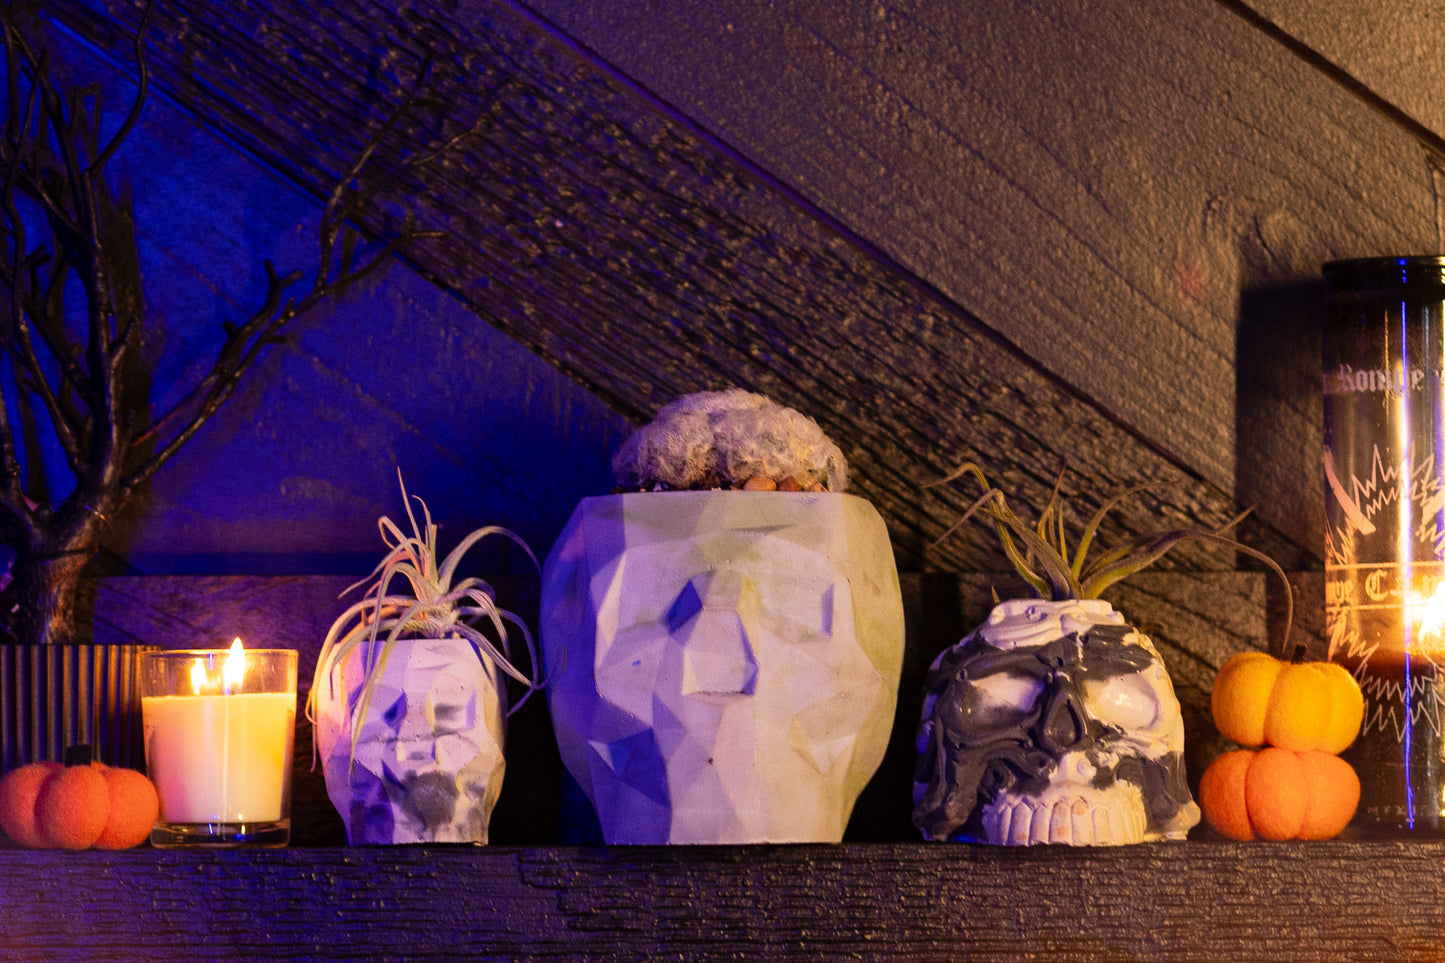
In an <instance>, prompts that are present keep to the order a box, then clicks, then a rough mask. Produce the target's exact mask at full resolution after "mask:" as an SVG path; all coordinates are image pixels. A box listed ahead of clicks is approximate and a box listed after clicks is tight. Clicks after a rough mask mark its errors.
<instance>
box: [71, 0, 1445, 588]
mask: <svg viewBox="0 0 1445 963" xmlns="http://www.w3.org/2000/svg"><path fill="white" fill-rule="evenodd" d="M52 6H53V7H54V8H55V9H57V10H59V11H60V12H61V15H62V16H63V17H64V18H65V19H66V20H67V21H68V22H70V23H72V24H74V25H75V27H76V29H77V30H78V31H80V32H81V33H82V34H84V35H86V36H90V37H92V38H94V39H95V40H97V42H99V43H100V44H102V45H103V46H105V47H106V48H107V49H110V50H112V51H114V52H115V54H116V57H117V59H118V60H123V59H124V57H125V55H126V54H125V49H126V46H125V41H124V36H123V34H124V30H123V27H125V26H129V25H131V24H133V23H134V20H135V17H134V9H133V5H132V4H131V3H128V2H116V3H112V4H111V5H110V6H111V7H112V8H113V9H112V10H111V11H110V13H105V14H103V13H101V12H100V11H98V10H97V9H95V7H96V6H98V4H96V5H87V4H84V3H81V2H80V0H53V2H52ZM1280 6H1281V7H1282V8H1284V9H1282V10H1280V11H1279V12H1278V13H1279V24H1280V25H1276V24H1275V23H1274V22H1272V21H1270V20H1269V19H1267V17H1268V16H1269V15H1270V14H1272V13H1274V12H1275V11H1273V10H1272V9H1270V8H1269V7H1268V5H1263V6H1262V7H1261V9H1260V10H1258V11H1256V10H1253V9H1250V8H1247V7H1244V6H1237V5H1230V4H1220V3H1217V2H1200V0H1171V2H1166V3H1150V4H1145V3H1126V2H1118V0H1109V2H1092V3H1090V2H1070V3H1061V4H1050V5H1047V7H1039V6H1038V5H1032V4H1020V3H1015V2H1005V0H999V2H989V3H970V4H951V3H944V2H941V0H938V2H923V3H879V4H868V5H861V4H830V3H820V2H810V0H799V2H787V3H769V4H763V3H744V4H725V5H714V4H704V3H684V4H661V5H655V4H645V5H644V4H635V3H605V2H593V3H571V2H561V0H558V2H549V0H540V2H536V3H532V4H529V5H522V4H516V3H502V2H470V3H465V4H454V3H440V2H437V3H406V4H374V3H351V2H344V3H343V2H337V3H332V4H323V5H321V6H320V7H318V6H317V5H316V4H301V3H290V2H287V0H267V2H259V0H258V2H238V3H229V4H225V5H212V4H190V3H187V2H181V0H177V2H168V3H164V4H161V7H160V10H159V13H158V17H157V22H156V27H155V29H154V30H153V31H152V34H151V39H150V43H149V50H150V55H151V58H152V62H153V65H154V67H155V69H156V74H157V83H158V84H159V85H160V86H162V87H163V88H164V89H165V90H166V91H167V92H168V93H169V94H170V95H172V96H174V97H176V98H177V99H178V100H179V101H180V102H181V103H182V104H184V105H186V106H187V107H188V108H190V109H191V110H193V111H195V112H196V113H197V114H198V115H199V116H201V117H202V118H204V119H206V120H207V121H208V122H210V123H211V124H213V125H214V126H215V127H216V129H218V130H223V131H225V133H226V136H227V137H228V138H230V139H231V140H232V141H233V142H234V143H236V144H238V145H239V146H241V147H242V148H243V149H245V150H247V151H252V152H254V153H255V154H256V155H257V156H258V157H260V158H261V159H263V160H264V161H265V162H266V163H268V164H271V165H273V166H275V167H276V168H277V169H280V170H282V171H284V172H286V174H287V175H288V176H290V177H292V178H294V179H295V180H296V181H297V182H299V183H301V184H303V185H306V186H309V187H312V188H319V187H320V186H321V185H322V184H323V183H324V182H325V181H326V179H327V177H328V176H329V175H330V174H331V172H334V171H335V170H338V169H339V168H340V167H341V166H342V165H343V163H344V162H345V160H346V158H347V157H348V156H349V152H350V151H351V150H354V149H355V147H356V146H357V144H359V143H360V141H361V139H362V137H363V136H364V131H365V130H366V129H367V125H368V124H371V125H374V124H375V123H377V122H378V120H379V118H380V117H381V116H383V114H384V113H385V111H386V110H387V107H388V105H389V103H391V102H394V99H395V96H394V87H393V86H392V85H393V83H394V82H402V81H404V80H405V79H406V78H408V77H410V76H411V74H412V72H413V71H414V70H415V69H416V67H417V65H419V64H420V63H421V62H422V61H423V60H424V59H426V58H431V63H432V65H433V71H434V78H435V84H436V90H437V92H438V93H439V94H440V96H441V99H442V101H443V103H444V104H445V105H446V109H445V111H444V113H443V114H442V115H440V116H439V115H432V114H428V115H427V116H425V117H422V118H418V119H416V120H414V121H413V122H412V123H411V126H409V127H407V128H405V129H404V130H403V131H402V133H401V136H400V138H399V141H400V143H401V144H403V145H404V144H407V143H412V144H414V143H417V142H421V141H423V140H425V139H428V138H429V137H430V136H434V135H435V134H436V132H437V131H438V130H454V129H459V128H460V127H465V126H467V125H472V124H478V123H479V124H480V128H479V134H478V136H477V137H475V138H474V139H473V140H471V141H470V142H469V143H468V144H467V146H466V147H465V148H464V149H463V151H462V152H461V153H460V154H458V155H457V157H456V158H455V159H454V160H453V161H451V162H450V163H448V164H447V165H445V167H444V168H443V169H442V170H441V171H440V172H439V173H437V174H436V175H435V176H431V177H429V178H428V179H427V181H426V182H425V183H421V184H418V183H405V182H404V183H402V184H400V185H398V188H397V193H396V195H395V197H394V198H392V200H393V201H395V202H396V205H401V204H405V205H406V206H408V207H413V208H418V209H419V210H420V213H421V214H422V217H423V219H424V221H425V222H426V223H427V224H428V225H429V226H433V227H437V228H439V229H441V230H442V231H444V232H445V236H444V237H443V238H440V239H438V240H436V241H434V242H430V243H428V244H425V245H422V246H420V247H418V248H417V249H415V250H414V251H413V252H412V255H411V258H412V263H413V265H414V267H415V268H416V270H418V271H420V272H421V273H423V274H424V275H426V276H427V277H429V278H432V279H433V280H435V281H436V282H437V283H439V284H441V285H444V286H446V287H447V288H449V289H450V290H452V291H454V292H456V293H457V294H458V295H459V296H460V297H461V298H463V299H464V300H465V301H466V302H467V303H468V304H469V305H470V306H471V307H472V309H473V310H474V311H475V312H476V314H477V316H478V317H479V318H480V319H481V320H482V321H484V322H486V323H488V324H490V325H493V326H495V327H496V328H498V329H500V330H501V331H503V332H505V333H506V334H508V335H510V336H511V337H513V338H515V339H516V340H518V341H519V342H521V343H522V344H523V345H525V346H526V347H527V348H529V349H531V350H532V351H534V352H536V353H537V354H539V355H540V356H542V357H544V358H545V359H547V360H548V361H550V362H551V363H552V364H554V365H555V366H557V367H558V368H559V369H560V370H562V371H563V372H565V373H566V374H567V375H569V376H570V377H571V378H573V379H574V380H576V381H577V382H579V383H580V384H581V385H583V386H584V387H585V388H586V389H587V391H589V392H591V393H592V394H593V395H595V396H596V397H598V398H599V399H601V400H602V401H604V402H605V403H606V404H608V405H610V406H611V407H612V408H613V409H614V410H616V411H618V412H620V413H621V414H623V415H624V416H626V417H628V418H630V419H632V420H634V421H638V420H642V419H644V418H646V417H647V416H648V415H650V414H651V413H652V411H654V410H655V409H656V408H657V407H658V406H659V405H661V404H662V403H664V402H666V401H667V400H669V399H670V398H672V397H673V396H675V395H676V394H678V393H681V392H684V391H690V390H696V389H699V388H704V387H715V386H721V385H724V384H738V385H743V386H746V387H749V388H754V389H757V390H761V391H764V392H767V393H769V394H771V395H773V396H775V397H777V398H778V399H779V400H781V401H784V402H787V403H790V404H794V405H796V406H798V407H800V408H802V409H803V410H805V411H808V412H809V413H810V414H813V415H815V416H816V417H817V418H818V419H819V420H820V421H821V422H822V423H823V424H824V427H825V428H827V429H828V430H829V431H830V432H831V433H833V434H834V435H835V436H836V437H837V438H838V439H839V440H840V442H841V443H842V444H843V447H844V449H845V451H846V453H847V454H848V456H849V457H850V459H851V460H852V462H853V465H854V469H855V474H854V477H855V479H856V487H857V490H858V492H859V493H860V494H863V495H865V496H867V497H869V498H870V499H872V500H873V501H874V502H875V503H876V504H878V506H879V508H880V510H881V511H882V512H883V513H884V515H885V517H886V518H887V520H888V522H889V525H890V529H891V530H892V531H893V534H894V538H895V547H896V550H897V553H898V556H899V561H900V564H901V565H902V566H903V567H904V568H905V569H908V570H920V569H943V570H972V571H979V570H991V569H996V568H998V567H999V564H998V557H997V555H996V553H995V552H994V550H993V547H992V546H991V545H990V544H989V539H988V535H987V532H984V531H978V530H968V531H965V532H964V533H962V535H960V536H958V537H955V538H953V539H950V540H949V541H947V542H945V543H944V544H942V545H933V544H932V540H933V538H935V537H936V536H937V535H938V534H940V533H941V532H942V531H943V530H944V529H945V528H946V526H947V525H948V524H949V523H950V522H951V521H952V519H953V518H954V517H955V516H956V513H957V511H958V509H959V507H960V506H961V505H962V504H964V499H963V498H962V496H961V495H958V494H955V493H952V492H950V491H947V490H940V489H929V488H926V487H925V486H926V485H927V483H928V482H930V481H932V480H934V479H936V478H938V477H939V476H940V475H941V474H942V473H943V472H944V471H946V470H947V469H948V468H950V467H952V466H953V465H954V464H956V463H957V462H958V461H960V460H962V459H964V458H975V459H978V460H980V461H982V462H984V463H985V464H987V465H988V466H990V468H991V469H992V471H993V473H994V474H995V475H996V476H997V477H998V479H999V480H1000V482H1002V483H1004V484H1005V485H1006V486H1008V487H1010V488H1012V489H1015V490H1018V491H1019V492H1021V493H1022V494H1024V495H1025V496H1026V497H1029V498H1033V499H1038V498H1041V497H1042V496H1043V495H1044V494H1045V493H1046V492H1047V490H1048V487H1049V485H1050V484H1051V483H1052V481H1053V478H1054V476H1055V474H1056V473H1057V472H1058V471H1059V469H1060V467H1061V466H1065V465H1066V466H1067V469H1068V471H1067V474H1066V477H1065V483H1064V488H1065V491H1066V492H1067V493H1069V494H1071V495H1075V496H1079V497H1081V498H1083V499H1084V500H1088V499H1090V498H1094V497H1097V496H1098V495H1099V494H1101V493H1106V492H1111V491H1113V490H1115V489H1117V488H1119V487H1121V486H1123V485H1126V484H1132V483H1136V482H1141V481H1151V482H1153V481H1160V482H1167V483H1170V484H1171V487H1170V488H1169V489H1168V490H1166V491H1164V492H1162V493H1160V494H1159V495H1157V496H1156V497H1152V498H1149V499H1146V500H1144V501H1142V502H1141V503H1140V504H1139V506H1138V507H1137V508H1134V509H1131V510H1127V511H1125V512H1123V513H1121V517H1120V518H1119V520H1118V522H1117V525H1116V533H1118V534H1127V533H1134V532H1139V531H1144V530H1149V529H1152V528H1156V527H1159V526H1160V525H1177V524H1206V525H1208V524H1218V523H1220V522H1221V521H1223V520H1224V519H1226V518H1228V517H1230V516H1231V515H1232V514H1233V513H1234V512H1235V511H1236V510H1237V509H1238V508H1240V507H1248V506H1254V507H1255V510H1256V511H1255V520H1254V521H1252V522H1250V523H1249V524H1247V525H1246V528H1245V534H1246V537H1247V538H1248V539H1249V540H1251V541H1253V542H1255V543H1256V544H1259V545H1260V546H1261V547H1264V548H1265V549H1266V550H1268V551H1270V552H1271V553H1272V554H1275V555H1276V556H1278V557H1279V558H1280V560H1281V561H1282V562H1284V564H1286V565H1287V566H1288V567H1292V568H1309V567H1313V566H1314V565H1317V564H1318V557H1319V549H1320V539H1319V537H1318V532H1317V530H1318V526H1317V525H1316V520H1317V518H1318V517H1319V515H1320V513H1321V511H1322V496H1321V485H1320V484H1319V479H1318V477H1317V476H1318V471H1317V464H1318V454H1317V453H1318V449H1319V397H1318V395H1319V389H1318V380H1319V379H1318V369H1319V360H1318V358H1319V344H1318V335H1317V333H1316V327H1315V323H1316V319H1317V316H1318V310H1319V297H1320V288H1319V284H1318V282H1317V278H1318V268H1319V264H1320V263H1321V261H1323V260H1326V259H1329V258H1335V257H1346V256H1356V255H1371V254H1382V253H1391V252H1401V251H1404V252H1427V251H1432V250H1434V249H1435V248H1436V246H1437V243H1438V241H1437V237H1438V229H1437V222H1436V214H1437V212H1436V206H1435V200H1434V191H1433V179H1432V178H1433V167H1432V164H1433V158H1434V156H1435V147H1434V142H1433V141H1432V140H1431V138H1430V137H1428V136H1424V135H1426V134H1428V127H1426V126H1425V125H1426V123H1427V121H1428V118H1427V120H1414V119H1412V118H1411V116H1410V115H1408V114H1407V113H1406V112H1405V111H1406V110H1407V108H1408V107H1409V104H1408V103H1407V102H1406V99H1405V98H1404V97H1403V96H1402V97H1400V102H1401V103H1402V104H1404V105H1405V106H1401V107H1398V108H1397V107H1396V106H1395V105H1394V101H1392V100H1391V99H1390V98H1391V96H1392V93H1391V91H1390V90H1388V89H1387V90H1386V91H1385V92H1384V93H1379V94H1377V93H1373V92H1372V91H1371V90H1370V89H1369V88H1368V87H1367V86H1365V85H1364V84H1363V83H1360V82H1355V81H1352V80H1350V79H1349V78H1348V77H1346V76H1345V72H1346V71H1347V70H1349V69H1350V66H1351V63H1350V61H1349V56H1350V55H1351V53H1352V51H1353V48H1352V47H1350V45H1349V44H1348V43H1347V42H1345V41H1343V40H1341V39H1340V38H1341V37H1344V36H1346V35H1345V34H1342V33H1341V34H1336V33H1334V32H1332V31H1330V30H1329V29H1328V28H1326V27H1322V26H1321V23H1323V22H1325V21H1323V20H1319V19H1317V18H1312V17H1310V16H1308V14H1307V11H1302V10H1297V9H1295V10H1292V9H1291V8H1290V7H1289V5H1287V4H1281V5H1280ZM110 14H114V17H115V19H112V18H111V16H110ZM1286 14H1290V15H1291V16H1293V17H1295V18H1296V19H1302V20H1303V24H1304V25H1303V26H1301V27H1300V29H1299V30H1297V31H1296V33H1298V36H1296V35H1295V34H1294V33H1291V32H1290V30H1291V29H1292V25H1293V24H1294V21H1293V20H1291V19H1289V18H1288V17H1287V16H1286ZM1362 16H1364V14H1362ZM117 22H118V23H119V24H120V25H121V27H117V26H116V24H117ZM1306 26H1307V27H1309V28H1311V29H1305V27H1306ZM1321 37H1322V38H1324V39H1319V38H1321ZM1326 40H1328V41H1331V42H1333V43H1342V44H1343V47H1342V48H1339V49H1336V48H1335V47H1332V46H1331V45H1330V43H1326V42H1325V41H1326ZM1332 56H1333V57H1336V58H1337V59H1338V60H1339V61H1340V63H1341V64H1343V66H1339V65H1336V64H1335V63H1333V62H1332V61H1331V60H1330V57H1332ZM1360 56H1361V57H1362V58H1364V59H1362V60H1361V63H1366V64H1367V62H1368V57H1367V55H1366V54H1365V53H1361V54H1360ZM1362 72H1363V68H1362ZM1396 87H1397V88H1402V89H1409V88H1410V87H1411V85H1410V84H1405V83H1398V82H1397V83H1396ZM393 146H396V145H393ZM396 205H393V206H392V207H388V208H386V210H392V211H393V212H394V210H395V206H396ZM386 210H382V211H378V213H377V223H378V224H381V223H383V222H384V220H385V217H386ZM1181 563H1182V564H1185V565H1188V566H1192V567H1196V568H1199V567H1203V568H1230V567H1233V565H1234V562H1233V560H1232V559H1231V558H1229V557H1227V556H1221V555H1219V554H1217V553H1207V552H1198V551H1196V552H1194V553H1193V554H1192V555H1191V554H1190V553H1189V552H1185V553H1184V557H1183V558H1182V559H1181Z"/></svg>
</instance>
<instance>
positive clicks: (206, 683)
mask: <svg viewBox="0 0 1445 963" xmlns="http://www.w3.org/2000/svg"><path fill="white" fill-rule="evenodd" d="M215 659H216V657H215V655H211V656H209V657H208V658H198V659H196V661H195V662H193V663H191V690H192V691H193V692H195V694H196V695H200V694H201V693H202V692H203V691H205V690H210V691H215V690H216V689H220V690H221V691H222V692H224V693H225V694H227V695H230V694H231V692H232V691H234V690H237V689H240V688H241V681H242V680H243V679H244V678H245V677H246V649H245V647H244V646H242V645H241V640H240V639H236V640H235V641H234V642H232V643H231V648H230V649H229V650H228V651H227V653H226V661H224V662H222V663H221V677H220V678H219V679H212V678H211V674H210V673H209V672H207V671H206V662H207V661H210V662H211V664H213V665H214V664H215Z"/></svg>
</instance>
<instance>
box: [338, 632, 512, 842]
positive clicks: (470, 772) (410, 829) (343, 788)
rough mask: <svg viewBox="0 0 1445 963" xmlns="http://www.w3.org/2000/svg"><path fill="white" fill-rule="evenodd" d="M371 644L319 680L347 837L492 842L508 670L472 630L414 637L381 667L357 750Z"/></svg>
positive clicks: (354, 839)
mask: <svg viewBox="0 0 1445 963" xmlns="http://www.w3.org/2000/svg"><path fill="white" fill-rule="evenodd" d="M368 648H369V647H368V646H366V645H362V646H360V647H358V648H356V649H354V650H353V651H352V652H351V653H350V655H348V656H347V657H346V658H345V659H343V660H341V661H340V662H337V663H335V665H334V666H333V667H332V669H331V671H330V673H329V674H328V675H327V677H326V678H324V679H321V680H318V684H319V685H320V686H321V691H320V692H319V693H318V694H317V714H316V744H317V748H318V751H319V752H320V755H321V760H322V763H323V766H324V769H325V774H326V794H327V795H328V796H329V797H330V798H331V802H332V804H333V805H334V806H335V807H336V811H337V812H339V813H340V814H341V816H342V818H343V819H344V820H345V822H346V835H347V838H348V840H349V841H350V842H351V843H352V845H369V844H378V843H382V844H385V843H485V842H486V841H487V827H488V824H489V822H490V820H491V814H492V807H493V806H495V805H496V802H497V796H498V794H499V793H500V792H501V790H502V777H503V774H504V772H505V768H506V761H505V759H504V757H503V755H502V746H503V744H504V741H505V735H506V702H505V700H506V690H505V688H504V687H503V683H502V678H501V673H500V671H499V670H498V669H497V667H496V666H495V664H493V663H492V661H491V660H490V659H488V658H487V657H486V656H479V655H478V654H477V653H476V651H475V650H474V649H473V648H472V643H471V642H469V641H467V640H466V639H458V638H451V639H408V640H406V641H405V643H404V644H402V645H400V646H398V647H397V648H396V650H395V651H394V652H393V653H392V654H391V657H390V658H389V659H388V660H387V662H386V664H385V666H383V667H382V668H381V670H380V672H381V675H380V677H379V678H378V679H377V680H376V682H375V689H374V691H373V693H372V696H371V704H370V707H369V710H368V711H367V713H366V715H365V717H364V718H363V719H362V721H361V728H360V731H359V732H357V733H356V739H355V746H356V754H355V757H354V758H353V756H352V752H351V750H352V731H351V716H352V709H353V708H354V707H355V706H356V703H357V699H358V698H359V694H360V691H361V687H362V683H363V681H364V680H365V677H366V673H365V672H363V664H364V660H365V659H366V657H367V649H368ZM375 671H377V670H375V669H373V673H374V672H375Z"/></svg>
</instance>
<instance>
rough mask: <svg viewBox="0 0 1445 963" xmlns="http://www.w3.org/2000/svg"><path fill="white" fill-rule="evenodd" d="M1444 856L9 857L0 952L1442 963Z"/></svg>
mask: <svg viewBox="0 0 1445 963" xmlns="http://www.w3.org/2000/svg"><path fill="white" fill-rule="evenodd" d="M1442 859H1445V843H1440V842H1410V843H1401V842H1396V843H1387V842H1379V843H1350V842H1327V843H1194V842H1188V843H1172V844H1169V843H1164V844H1149V845H1143V846H1125V847H1117V848H1108V847H1105V848H1100V849H1081V850H1074V849H1070V848H1068V847H1039V848H1034V849H1027V850H1019V849H1015V848H1010V847H988V846H966V845H950V844H922V843H914V844H900V845H870V846H849V845H843V846H781V847H718V848H713V847H689V846H679V847H599V848H591V849H575V848H557V847H545V848H536V849H514V848H509V847H490V848H475V849H474V848H468V847H440V846H429V847H401V846H378V847H365V848H359V849H348V848H330V849H327V848H321V849H295V850H282V851H271V852H250V853H246V852H215V851H211V852H205V851H195V850H191V851H169V852H154V851H145V850H136V851H131V852H124V853H46V852H0V900H3V903H4V905H5V908H6V916H5V922H4V924H3V934H4V939H3V940H0V960H24V961H27V963H28V961H33V960H41V959H65V960H85V959H105V960H148V961H169V960H176V961H191V960H194V959H197V958H201V959H302V958H307V959H309V958H325V959H328V960H365V959H377V958H405V959H408V960H431V959H458V958H467V959H494V960H539V961H540V960H559V959H577V958H586V959H588V960H597V961H610V960H638V959H675V960H724V959H728V960H732V959H756V960H762V959H766V960H818V959H850V960H857V959H870V960H871V959H888V960H902V961H910V960H936V959H941V958H947V959H950V960H1040V959H1050V960H1052V959H1067V960H1077V961H1105V960H1109V961H1112V960H1139V959H1147V960H1158V961H1175V960H1178V961H1184V960H1201V959H1205V960H1240V961H1245V960H1261V961H1262V960H1282V961H1296V960H1298V961H1331V963H1333V961H1336V960H1343V959H1351V960H1390V961H1412V960H1438V959H1439V958H1440V953H1441V951H1442V948H1445V940H1442V937H1441V935H1440V934H1441V932H1442V931H1445V878H1442V876H1441V874H1440V873H1439V871H1438V868H1439V865H1440V861H1441V860H1442Z"/></svg>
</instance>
